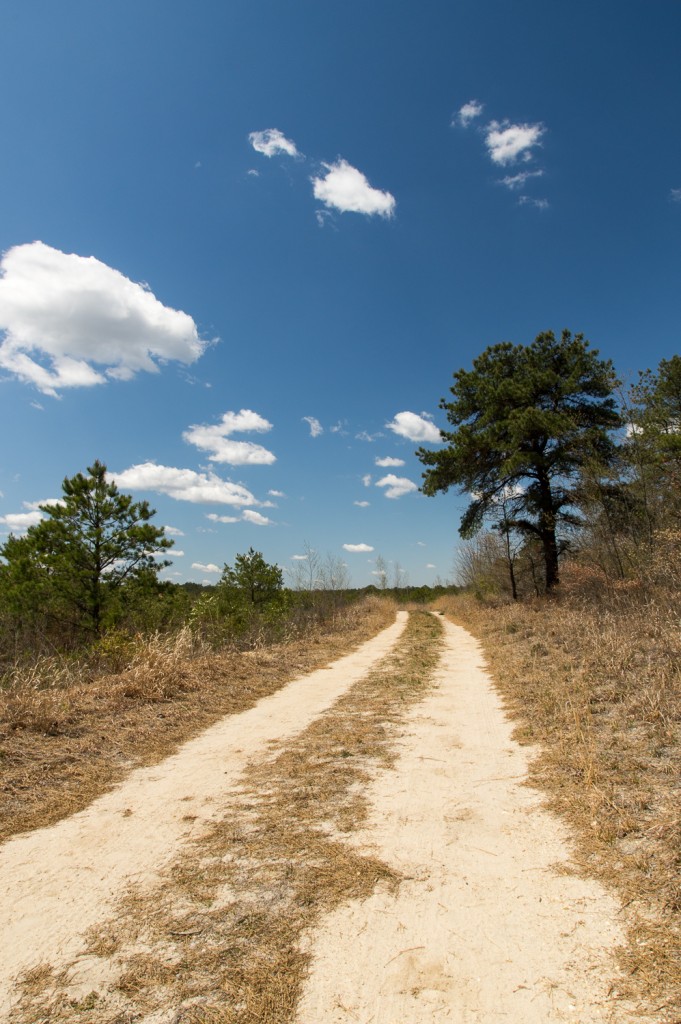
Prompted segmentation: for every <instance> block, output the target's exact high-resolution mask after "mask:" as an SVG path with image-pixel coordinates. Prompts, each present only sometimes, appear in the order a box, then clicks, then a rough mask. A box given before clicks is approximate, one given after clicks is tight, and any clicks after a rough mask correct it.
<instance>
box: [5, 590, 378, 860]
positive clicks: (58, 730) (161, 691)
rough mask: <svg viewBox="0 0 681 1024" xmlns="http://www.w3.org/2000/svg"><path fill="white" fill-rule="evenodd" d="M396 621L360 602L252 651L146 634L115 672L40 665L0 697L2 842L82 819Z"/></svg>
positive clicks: (53, 662)
mask: <svg viewBox="0 0 681 1024" xmlns="http://www.w3.org/2000/svg"><path fill="white" fill-rule="evenodd" d="M394 616H395V609H394V606H393V605H392V604H391V602H389V601H379V600H372V599H369V600H368V601H367V602H365V603H363V604H361V605H354V606H351V607H350V608H348V609H347V610H346V613H345V615H343V616H337V617H336V619H335V623H334V626H333V628H328V629H326V630H322V629H321V628H319V627H317V628H315V629H314V630H311V631H310V632H308V633H307V634H306V635H305V636H304V637H302V638H298V639H295V640H292V641H290V642H289V643H284V644H278V645H276V646H272V647H265V648H261V649H259V650H256V651H252V652H229V651H226V652H223V653H215V652H208V651H205V650H202V649H200V648H198V649H197V647H196V646H195V644H194V642H193V640H192V637H191V634H190V633H189V631H183V632H181V633H179V634H176V635H175V636H173V637H170V638H159V637H151V638H147V639H143V640H140V641H138V642H137V644H136V645H135V646H134V647H133V648H132V649H131V650H130V651H129V652H127V657H126V661H127V665H126V667H125V668H124V669H122V670H121V671H118V672H108V673H106V672H105V673H100V674H96V673H95V674H93V673H92V672H91V671H85V670H83V668H82V667H80V668H79V666H78V665H77V664H75V665H74V664H72V663H68V662H66V661H63V660H59V659H43V660H41V661H40V662H38V663H36V664H34V665H33V666H31V667H30V668H27V669H24V670H23V671H21V672H19V671H17V672H16V673H15V675H14V677H13V678H12V679H11V680H10V681H9V682H8V683H7V684H6V685H5V687H4V688H2V689H0V768H1V776H0V841H2V840H4V839H7V838H8V837H9V836H12V835H15V834H16V833H18V832H22V831H26V830H28V829H33V828H37V827H39V826H44V825H50V824H53V823H54V822H56V821H59V820H60V819H61V818H64V817H66V816H67V815H69V814H73V813H74V812H76V811H79V810H81V809H82V808H83V807H85V806H87V805H88V804H89V803H90V802H91V801H92V800H93V799H94V798H95V797H97V796H98V795H100V794H101V793H102V792H104V791H105V790H106V789H109V788H111V786H113V785H115V783H116V782H118V781H119V780H120V779H121V778H122V777H123V776H124V774H125V773H126V772H128V771H129V770H130V769H131V768H133V767H136V766H138V765H143V764H154V763H156V762H157V761H160V760H162V759H163V758H164V757H167V756H168V755H169V754H170V753H172V751H173V750H174V749H175V748H176V747H177V746H178V745H179V744H180V743H182V742H184V741H185V740H187V739H189V738H190V737H192V736H195V735H197V734H198V733H199V732H201V731H202V730H203V729H205V728H207V727H208V726H209V725H211V724H212V723H213V722H215V721H217V720H218V719H219V718H221V717H222V716H223V715H228V714H234V713H236V712H240V711H244V710H246V709H247V708H249V707H252V706H253V705H254V704H255V703H256V702H257V701H258V700H260V698H261V697H265V696H267V695H268V694H271V693H273V692H274V691H275V690H278V689H279V688H280V687H282V686H284V685H285V684H286V683H287V682H289V681H290V680H291V679H293V678H295V677H296V676H298V675H302V674H305V673H307V672H310V671H312V670H314V669H315V668H318V667H319V666H320V665H324V664H326V663H327V662H329V661H331V660H334V659H336V658H338V657H340V656H341V655H343V654H345V653H347V652H348V651H349V650H351V649H352V648H353V647H355V646H357V645H358V644H360V643H361V642H362V641H364V640H366V639H367V638H368V637H370V636H373V635H374V634H375V633H377V632H378V631H379V630H380V629H382V628H383V627H384V626H386V625H388V624H389V622H391V621H393V619H394Z"/></svg>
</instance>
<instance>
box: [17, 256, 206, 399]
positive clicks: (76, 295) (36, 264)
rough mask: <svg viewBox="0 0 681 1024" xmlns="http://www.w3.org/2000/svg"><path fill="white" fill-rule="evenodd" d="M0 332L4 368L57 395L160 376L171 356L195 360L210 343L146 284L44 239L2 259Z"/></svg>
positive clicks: (172, 357)
mask: <svg viewBox="0 0 681 1024" xmlns="http://www.w3.org/2000/svg"><path fill="white" fill-rule="evenodd" d="M0 330H2V331H4V332H5V337H4V340H3V341H2V343H1V344H0V367H2V368H3V369H5V370H7V371H9V372H10V373H12V374H14V375H15V376H16V377H18V378H19V379H20V380H23V381H26V382H28V383H31V384H34V385H35V386H36V387H37V388H38V389H39V390H40V391H42V392H43V393H44V394H46V395H52V396H56V395H57V392H58V391H59V390H60V389H61V388H71V387H91V386H93V385H95V384H104V383H106V380H107V377H108V378H113V379H115V380H130V378H131V377H134V376H135V374H136V373H137V372H138V371H140V370H145V371H147V372H149V373H156V372H158V369H159V365H161V364H163V363H166V362H168V361H169V360H176V361H177V362H180V363H185V364H188V363H193V362H195V361H196V360H197V359H198V358H199V356H200V355H201V354H202V353H203V351H204V349H205V347H206V342H205V341H202V340H201V339H200V338H199V335H198V331H197V328H196V324H195V323H194V321H193V320H192V318H191V317H190V316H189V315H188V314H187V313H182V312H180V311H179V310H176V309H171V308H170V307H168V306H164V305H163V304H162V303H161V302H159V300H158V299H157V298H156V297H155V296H154V295H153V294H152V293H151V291H150V290H149V288H148V287H147V286H146V285H143V284H135V283H134V282H133V281H130V280H129V279H128V278H127V277H124V276H123V274H121V273H120V272H119V271H118V270H114V269H113V268H111V267H108V266H107V265H106V264H105V263H101V262H100V261H99V260H97V259H95V258H94V256H88V257H84V256H77V255H75V254H72V253H71V254H68V253H63V252H60V251H59V249H53V248H51V247H50V246H49V245H45V244H44V243H43V242H30V243H28V244H26V245H17V246H15V247H14V248H13V249H9V250H8V251H7V252H6V253H5V254H4V255H3V257H2V261H1V263H0ZM98 367H99V368H98ZM100 368H103V372H102V369H100Z"/></svg>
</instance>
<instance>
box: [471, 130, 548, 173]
mask: <svg viewBox="0 0 681 1024" xmlns="http://www.w3.org/2000/svg"><path fill="white" fill-rule="evenodd" d="M544 132H545V128H544V126H543V125H541V124H511V123H510V122H509V121H501V122H500V121H492V122H490V124H489V125H488V126H487V135H486V136H485V144H486V146H487V150H488V152H489V155H490V158H491V159H492V161H493V162H494V163H495V164H501V165H503V164H512V163H515V161H516V160H517V159H518V157H521V158H522V159H523V160H528V159H530V157H531V155H532V150H533V149H534V147H535V146H538V145H539V144H540V142H541V138H542V136H543V134H544Z"/></svg>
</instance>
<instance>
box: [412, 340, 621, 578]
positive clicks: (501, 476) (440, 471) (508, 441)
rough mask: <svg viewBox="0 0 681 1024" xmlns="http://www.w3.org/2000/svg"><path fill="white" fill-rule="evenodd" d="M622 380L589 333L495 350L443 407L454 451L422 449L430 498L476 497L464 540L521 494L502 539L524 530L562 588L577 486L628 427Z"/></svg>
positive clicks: (460, 381)
mask: <svg viewBox="0 0 681 1024" xmlns="http://www.w3.org/2000/svg"><path fill="white" fill-rule="evenodd" d="M616 383H617V381H616V378H615V373H614V370H613V367H612V363H611V362H610V361H609V360H603V359H599V358H598V352H597V351H596V350H595V349H590V348H589V342H588V341H585V339H584V337H583V335H581V334H577V335H575V336H574V337H573V336H572V335H571V333H570V332H569V331H563V333H562V336H561V338H560V340H557V339H556V338H555V337H554V335H553V333H552V332H551V331H548V332H546V333H543V334H539V335H538V336H537V337H536V338H535V340H534V341H533V342H532V343H531V344H530V345H512V344H510V343H509V342H504V343H502V344H499V345H493V346H491V347H490V348H488V349H486V350H485V351H484V352H483V353H482V354H481V355H480V356H478V358H477V359H475V360H474V362H473V369H472V370H459V371H458V372H456V373H455V374H454V384H453V385H452V387H451V388H450V391H451V393H452V395H453V400H452V401H447V400H446V399H444V398H443V399H442V401H441V402H440V408H441V409H444V410H445V411H446V413H447V419H448V420H449V422H450V423H451V424H452V426H453V427H454V428H455V429H454V430H453V431H442V439H443V441H446V442H447V447H445V448H443V449H441V450H439V451H429V450H426V449H423V448H421V449H419V451H418V453H417V454H418V456H419V458H420V459H421V461H422V462H423V463H424V465H426V466H428V467H429V468H428V469H427V471H426V472H425V473H424V474H423V479H424V483H423V486H422V491H423V492H424V494H427V495H434V494H437V493H438V492H439V491H443V492H446V491H447V490H449V488H450V487H452V486H456V487H458V488H459V490H460V493H469V494H471V495H472V496H473V500H472V501H471V503H470V505H469V506H468V508H467V509H466V512H465V513H464V516H463V519H462V523H461V528H460V531H459V532H460V534H461V536H462V537H464V538H465V537H471V536H473V535H474V534H475V533H476V532H477V531H478V530H479V529H480V527H481V526H482V524H483V522H484V521H485V519H486V518H489V517H490V516H492V517H493V516H494V515H495V513H496V510H497V509H498V504H499V498H500V496H501V495H503V494H504V493H510V494H514V495H517V500H516V501H515V503H514V509H513V516H512V517H510V516H509V517H508V518H507V519H506V520H505V522H504V524H503V530H502V534H503V533H504V532H506V531H509V530H516V531H519V532H521V533H523V534H525V535H529V536H533V537H536V538H537V539H538V540H539V541H540V543H541V547H542V551H543V560H544V573H545V585H546V588H547V590H550V589H551V588H552V587H554V586H555V585H556V584H557V583H558V578H559V577H558V558H559V553H560V543H561V542H560V538H559V530H560V528H561V527H575V526H577V525H578V523H579V519H578V517H577V516H576V515H575V512H574V506H575V503H576V496H575V486H576V482H577V480H578V479H579V474H580V470H581V467H582V466H583V465H584V464H585V462H586V461H587V460H591V461H592V460H594V459H596V460H598V461H599V462H600V463H602V464H604V465H607V464H608V463H609V462H610V461H611V459H612V458H613V456H614V452H615V445H614V443H613V441H612V439H611V437H610V434H609V432H610V431H612V430H613V429H615V428H617V427H619V426H621V424H622V420H621V417H620V415H619V413H618V411H617V408H616V405H615V401H614V399H613V397H612V393H613V389H614V387H615V385H616Z"/></svg>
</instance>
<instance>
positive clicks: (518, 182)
mask: <svg viewBox="0 0 681 1024" xmlns="http://www.w3.org/2000/svg"><path fill="white" fill-rule="evenodd" d="M543 175H544V172H543V171H542V170H536V171H518V173H517V174H507V175H506V177H505V178H500V179H499V184H500V185H505V186H506V188H510V189H511V191H512V192H514V191H517V189H519V188H522V187H523V186H524V185H525V182H527V181H529V179H530V178H541V177H543Z"/></svg>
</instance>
